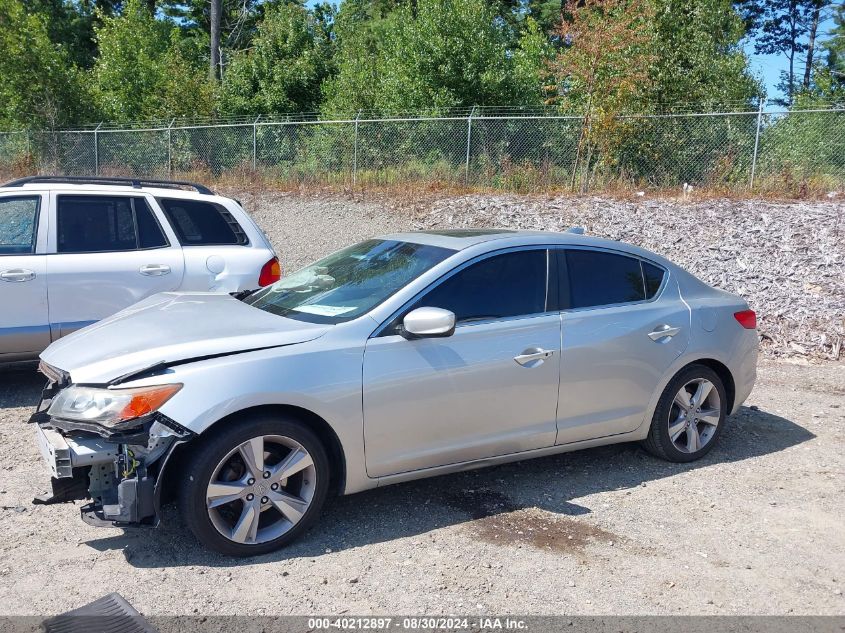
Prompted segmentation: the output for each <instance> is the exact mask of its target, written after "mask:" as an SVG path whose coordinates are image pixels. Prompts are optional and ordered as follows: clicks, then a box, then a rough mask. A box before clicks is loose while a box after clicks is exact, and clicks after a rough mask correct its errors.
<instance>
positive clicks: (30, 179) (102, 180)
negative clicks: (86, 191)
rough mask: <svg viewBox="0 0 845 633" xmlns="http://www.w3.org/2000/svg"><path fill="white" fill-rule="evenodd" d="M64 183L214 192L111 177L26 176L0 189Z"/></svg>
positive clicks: (177, 183) (175, 182)
mask: <svg viewBox="0 0 845 633" xmlns="http://www.w3.org/2000/svg"><path fill="white" fill-rule="evenodd" d="M39 182H41V183H51V182H52V183H60V184H61V183H66V184H75V185H132V186H133V187H134V188H135V189H140V188H141V187H143V186H149V185H152V186H154V187H170V188H173V189H178V188H180V187H191V188H192V189H196V191H197V193H201V194H205V195H209V196H213V195H215V194H214V192H213V191H212V190H211V189H209V188H208V187H206V186H205V185H200V184H198V183H195V182H187V181H184V180H155V179H150V178H115V177H111V176H27V177H26V178H18V179H16V180H12V181H10V182H7V183H6V184H4V185H0V187H22V186H23V185H26V184H29V183H39Z"/></svg>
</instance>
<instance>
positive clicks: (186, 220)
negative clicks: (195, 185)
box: [159, 199, 248, 246]
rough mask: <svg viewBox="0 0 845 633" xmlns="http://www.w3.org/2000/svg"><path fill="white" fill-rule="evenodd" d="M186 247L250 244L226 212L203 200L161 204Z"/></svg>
mask: <svg viewBox="0 0 845 633" xmlns="http://www.w3.org/2000/svg"><path fill="white" fill-rule="evenodd" d="M159 202H160V203H161V205H162V207H163V208H164V212H165V214H167V219H168V220H170V224H171V226H172V227H173V229H174V230H175V231H176V235H178V236H179V240H180V241H181V242H182V244H186V245H188V246H202V245H208V244H246V243H247V241H248V240H247V238H246V234H245V233H244V232H243V229H241V227H240V226H239V225H238V223H237V222H236V221H235V218H233V217H232V214H231V213H229V212H228V211H227V210H226V209H224V208H223V207H221V206H220V205H217V204H212V203H210V202H201V201H199V200H172V199H164V200H160V201H159Z"/></svg>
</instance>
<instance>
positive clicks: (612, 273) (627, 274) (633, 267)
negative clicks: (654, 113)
mask: <svg viewBox="0 0 845 633" xmlns="http://www.w3.org/2000/svg"><path fill="white" fill-rule="evenodd" d="M566 268H567V271H568V273H569V291H570V297H571V304H570V305H571V307H573V308H590V307H594V306H603V305H611V304H615V303H628V302H631V301H642V300H643V299H645V296H646V295H645V285H644V283H643V272H642V270H641V269H640V260H638V259H635V258H633V257H627V256H625V255H617V254H615V253H606V252H604V251H590V250H575V249H572V250H567V251H566ZM655 290H656V289H655Z"/></svg>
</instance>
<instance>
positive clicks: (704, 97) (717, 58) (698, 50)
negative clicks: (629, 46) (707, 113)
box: [649, 0, 763, 109]
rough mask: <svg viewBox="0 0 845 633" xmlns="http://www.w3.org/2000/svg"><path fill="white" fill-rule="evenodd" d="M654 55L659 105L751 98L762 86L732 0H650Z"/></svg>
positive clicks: (721, 102) (655, 98) (701, 105)
mask: <svg viewBox="0 0 845 633" xmlns="http://www.w3.org/2000/svg"><path fill="white" fill-rule="evenodd" d="M651 1H652V3H653V7H654V16H655V20H654V25H655V31H654V40H653V44H652V47H651V50H652V52H653V55H654V58H653V63H652V64H651V67H650V71H649V76H650V78H651V80H652V82H653V86H654V91H653V95H652V96H651V97H650V101H651V102H652V103H653V104H654V105H655V106H657V107H662V106H672V105H674V104H679V103H683V104H685V105H686V106H687V107H688V108H702V109H703V108H707V107H708V106H711V105H719V106H721V105H732V104H738V103H746V104H747V103H750V102H752V101H754V100H756V98H757V97H758V96H759V95H760V94H761V93H762V91H763V87H762V86H761V85H760V84H759V82H758V81H757V80H756V79H754V77H753V76H752V75H751V73H750V71H749V66H748V58H747V57H746V55H745V53H744V52H743V51H742V48H741V46H740V42H741V40H742V37H743V35H744V34H745V27H744V24H743V21H742V18H741V17H740V15H739V14H738V13H737V12H736V11H735V10H734V8H733V6H732V4H731V2H730V0H651Z"/></svg>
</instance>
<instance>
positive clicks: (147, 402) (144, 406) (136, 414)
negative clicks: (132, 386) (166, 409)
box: [117, 383, 182, 422]
mask: <svg viewBox="0 0 845 633" xmlns="http://www.w3.org/2000/svg"><path fill="white" fill-rule="evenodd" d="M181 388H182V385H181V384H178V383H177V384H173V385H161V386H160V387H150V388H149V389H146V390H144V391H138V392H137V393H135V394H133V395H132V399H131V400H130V401H129V403H128V404H127V405H126V406H125V407H123V409H121V411H120V413H119V414H118V416H117V417H118V419H119V420H120V421H121V422H122V421H124V420H133V419H135V418H140V417H142V416H145V415H147V414H150V413H152V412H153V411H157V410H158V409H159V408H160V407H161V406H162V405H163V404H164V403H165V402H167V401H168V400H170V398H172V397H173V396H174V395H176V392H177V391H179V390H180V389H181Z"/></svg>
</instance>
